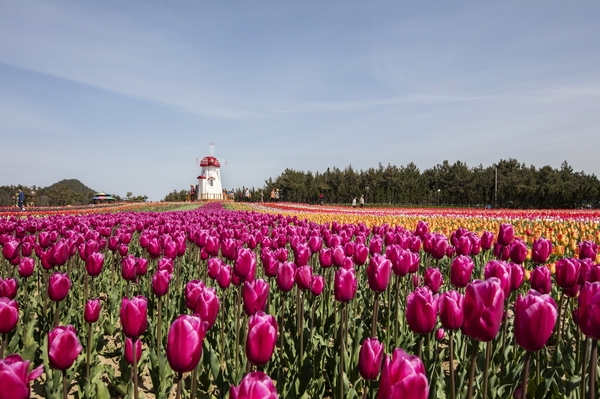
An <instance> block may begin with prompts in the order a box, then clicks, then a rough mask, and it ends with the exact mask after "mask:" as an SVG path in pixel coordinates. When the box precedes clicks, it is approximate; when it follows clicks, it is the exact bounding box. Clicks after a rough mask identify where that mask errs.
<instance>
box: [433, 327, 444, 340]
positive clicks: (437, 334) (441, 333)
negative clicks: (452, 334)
mask: <svg viewBox="0 0 600 399" xmlns="http://www.w3.org/2000/svg"><path fill="white" fill-rule="evenodd" d="M445 334H446V332H445V331H444V329H443V328H438V329H437V331H436V332H435V339H436V341H443V340H444V336H445Z"/></svg>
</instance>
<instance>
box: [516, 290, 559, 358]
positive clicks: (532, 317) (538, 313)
mask: <svg viewBox="0 0 600 399" xmlns="http://www.w3.org/2000/svg"><path fill="white" fill-rule="evenodd" d="M514 311H515V325H514V330H515V339H516V340H517V344H519V345H520V346H521V347H522V348H523V349H525V350H527V351H530V352H535V351H538V350H540V349H542V348H543V347H544V345H546V342H548V339H549V338H550V335H552V331H553V330H554V325H555V324H556V319H557V317H558V307H557V306H556V302H554V299H552V297H550V296H549V295H543V294H540V293H539V292H537V291H535V290H531V291H529V293H528V294H527V295H525V296H524V297H521V295H519V296H518V297H517V301H516V302H515V307H514Z"/></svg>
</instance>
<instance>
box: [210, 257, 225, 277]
mask: <svg viewBox="0 0 600 399" xmlns="http://www.w3.org/2000/svg"><path fill="white" fill-rule="evenodd" d="M222 267H223V261H222V260H221V258H210V259H209V260H208V265H207V268H208V277H210V278H212V279H213V280H216V279H217V277H219V271H221V268H222Z"/></svg>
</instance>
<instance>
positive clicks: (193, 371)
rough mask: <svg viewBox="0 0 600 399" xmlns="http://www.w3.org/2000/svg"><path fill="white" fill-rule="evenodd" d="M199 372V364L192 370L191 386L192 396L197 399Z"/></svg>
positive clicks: (192, 398)
mask: <svg viewBox="0 0 600 399" xmlns="http://www.w3.org/2000/svg"><path fill="white" fill-rule="evenodd" d="M197 372H198V366H196V367H194V370H192V377H191V378H192V386H191V387H190V398H191V399H196V379H197V378H196V374H197Z"/></svg>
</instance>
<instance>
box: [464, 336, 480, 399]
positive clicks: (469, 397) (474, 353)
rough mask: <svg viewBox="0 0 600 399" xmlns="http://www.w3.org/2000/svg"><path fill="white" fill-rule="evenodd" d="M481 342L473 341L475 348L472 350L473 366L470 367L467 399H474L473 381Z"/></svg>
mask: <svg viewBox="0 0 600 399" xmlns="http://www.w3.org/2000/svg"><path fill="white" fill-rule="evenodd" d="M478 346H479V341H477V340H473V347H472V349H471V352H472V353H471V366H470V367H469V389H468V391H467V399H473V379H474V378H475V366H476V361H477V349H478Z"/></svg>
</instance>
